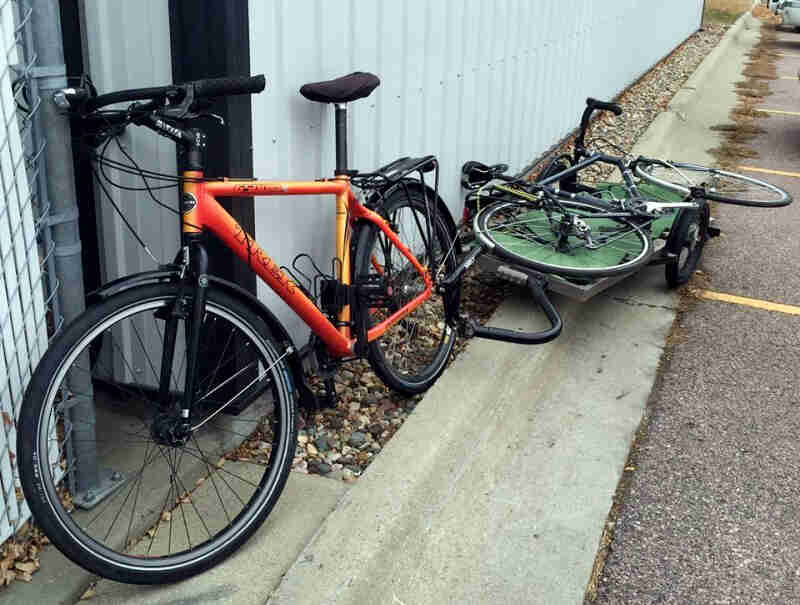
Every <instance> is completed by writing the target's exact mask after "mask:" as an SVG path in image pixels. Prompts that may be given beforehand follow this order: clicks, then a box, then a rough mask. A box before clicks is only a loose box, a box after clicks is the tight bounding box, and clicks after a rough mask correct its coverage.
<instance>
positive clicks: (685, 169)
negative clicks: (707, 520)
mask: <svg viewBox="0 0 800 605" xmlns="http://www.w3.org/2000/svg"><path fill="white" fill-rule="evenodd" d="M634 171H635V173H636V176H638V177H639V178H641V179H642V180H644V181H646V182H648V183H652V184H654V185H658V186H660V187H664V188H666V189H669V190H671V191H675V192H677V193H680V194H682V195H689V192H690V187H700V188H702V189H703V190H704V191H705V194H704V195H703V197H704V198H705V199H707V200H711V201H715V202H722V203H725V204H734V205H737V206H757V207H762V208H777V207H780V206H788V205H789V204H791V203H792V196H791V195H789V194H788V193H787V192H786V191H784V190H783V189H781V188H780V187H776V186H775V185H772V184H770V183H767V182H765V181H762V180H759V179H754V178H753V177H749V176H745V175H743V174H737V173H735V172H728V171H726V170H717V169H716V168H709V167H707V166H701V165H699V164H689V163H684V162H664V161H661V160H653V159H646V158H642V159H639V160H637V161H636V165H635V168H634Z"/></svg>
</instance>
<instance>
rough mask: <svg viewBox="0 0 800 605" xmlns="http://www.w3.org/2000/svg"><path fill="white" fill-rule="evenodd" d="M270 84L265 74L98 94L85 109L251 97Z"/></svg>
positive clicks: (89, 100) (87, 102)
mask: <svg viewBox="0 0 800 605" xmlns="http://www.w3.org/2000/svg"><path fill="white" fill-rule="evenodd" d="M266 85H267V81H266V78H265V77H264V75H263V74H261V75H258V76H239V77H233V78H210V79H206V80H194V81H192V82H184V83H183V84H170V85H169V86H153V87H149V88H131V89H128V90H119V91H117V92H110V93H108V94H104V95H98V96H96V97H93V98H91V99H88V100H87V101H86V105H85V106H84V109H85V110H86V111H89V112H91V111H95V110H97V109H100V108H102V107H106V106H108V105H113V104H115V103H123V102H125V101H143V100H145V99H160V100H165V99H169V100H170V104H175V103H180V102H181V101H182V100H183V99H184V98H186V96H187V95H189V94H191V95H192V96H193V98H195V99H208V98H212V97H224V96H230V95H250V94H256V93H259V92H261V91H262V90H264V88H265V87H266Z"/></svg>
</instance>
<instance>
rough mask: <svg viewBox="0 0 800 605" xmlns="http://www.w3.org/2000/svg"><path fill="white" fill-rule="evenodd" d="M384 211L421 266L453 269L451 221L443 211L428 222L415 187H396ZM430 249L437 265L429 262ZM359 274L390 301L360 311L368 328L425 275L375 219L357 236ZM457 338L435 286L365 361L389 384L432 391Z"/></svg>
mask: <svg viewBox="0 0 800 605" xmlns="http://www.w3.org/2000/svg"><path fill="white" fill-rule="evenodd" d="M431 198H432V196H431V195H429V199H428V203H429V204H431V203H435V200H433V199H431ZM431 210H432V209H431ZM380 213H381V214H382V215H383V216H385V217H386V218H387V220H388V221H389V225H390V226H391V227H392V229H393V230H394V231H395V233H397V234H398V235H399V236H400V240H401V242H402V243H403V244H404V245H405V246H407V247H408V249H409V250H410V251H411V253H412V254H413V255H414V256H415V257H416V259H417V260H418V261H419V262H420V264H421V265H422V266H423V267H426V268H428V269H431V268H432V267H433V266H434V265H435V266H437V267H440V268H442V265H444V267H443V268H442V269H443V270H442V274H443V275H447V274H448V273H450V272H451V271H452V270H453V269H454V268H455V254H454V251H453V239H452V237H451V236H450V232H449V230H448V228H447V223H446V222H445V220H444V217H443V216H442V215H441V211H439V212H438V213H437V215H436V220H435V223H434V222H432V221H431V220H430V218H429V217H430V215H431V213H429V212H428V211H427V210H426V207H425V200H424V198H423V197H422V194H421V193H420V192H419V191H418V190H417V189H411V188H409V189H405V188H400V189H396V190H395V191H394V192H393V193H391V194H389V195H388V196H387V198H386V199H385V201H384V202H383V205H382V207H381V210H380ZM429 234H430V238H431V240H432V242H431V243H430V246H428V245H427V242H428V237H429ZM429 251H430V252H431V254H432V255H433V258H434V259H435V260H436V263H433V262H431V261H432V258H431V256H430V255H429ZM355 276H356V281H357V282H361V283H371V284H373V285H377V286H379V287H380V290H381V291H382V292H383V293H384V294H385V297H386V299H387V300H386V301H385V303H384V304H380V305H369V304H366V305H363V306H362V307H361V308H360V309H359V313H358V317H357V321H358V322H359V323H360V324H361V329H362V330H363V331H364V332H367V331H369V330H370V329H371V328H373V327H375V326H377V325H378V324H380V323H381V322H383V321H385V320H386V319H387V318H388V317H390V316H391V315H392V314H393V313H395V312H396V311H397V310H399V309H401V308H402V307H403V306H405V305H406V304H408V303H409V302H410V301H411V300H413V299H414V298H416V297H417V296H419V295H420V294H422V292H424V290H425V282H424V280H423V278H422V276H421V275H420V274H419V273H418V272H417V270H416V269H415V268H414V267H413V265H412V264H411V263H410V262H409V260H408V259H407V258H406V257H405V256H404V255H403V254H402V253H401V252H400V250H399V249H398V248H397V247H396V246H395V245H394V244H393V243H392V242H391V240H389V238H387V237H386V235H384V234H383V232H382V231H381V230H380V229H378V228H377V227H376V226H375V225H374V224H372V223H369V224H366V225H364V227H362V228H361V230H360V233H359V236H358V244H357V247H356V254H355ZM432 277H434V279H435V277H436V276H432ZM455 340H456V334H455V331H454V330H453V329H452V328H451V327H450V326H449V325H447V323H446V318H445V306H444V299H443V297H442V295H441V294H439V293H437V292H436V288H435V287H434V291H433V293H432V294H431V297H430V298H428V299H427V300H426V301H425V302H424V303H422V305H420V306H419V307H417V308H416V309H415V310H414V311H412V312H411V313H410V314H409V315H407V316H406V317H405V318H404V319H402V320H400V321H398V322H397V323H395V324H394V325H392V326H391V327H389V328H388V329H387V330H386V332H384V333H383V334H382V335H381V336H380V337H378V338H377V339H375V340H372V341H371V342H370V343H369V344H368V349H367V359H368V360H369V363H370V365H371V366H372V369H373V370H374V371H375V373H376V374H377V375H378V377H379V378H380V379H381V380H383V382H384V383H386V385H387V386H389V387H390V388H392V389H394V390H396V391H399V392H401V393H405V394H409V395H413V394H416V393H421V392H423V391H425V390H426V389H428V388H429V387H430V386H431V385H432V384H433V383H434V382H435V381H436V379H437V378H438V377H439V375H440V374H441V373H442V372H443V371H444V367H445V364H446V363H447V359H448V357H449V355H450V352H451V351H452V350H453V345H454V344H455Z"/></svg>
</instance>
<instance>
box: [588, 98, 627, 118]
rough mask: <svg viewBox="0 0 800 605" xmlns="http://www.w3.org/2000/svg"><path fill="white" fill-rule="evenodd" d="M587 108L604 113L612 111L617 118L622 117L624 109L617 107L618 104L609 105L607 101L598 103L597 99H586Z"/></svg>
mask: <svg viewBox="0 0 800 605" xmlns="http://www.w3.org/2000/svg"><path fill="white" fill-rule="evenodd" d="M586 106H587V107H589V108H591V109H601V110H603V111H610V112H612V113H613V114H614V115H615V116H619V115H622V107H620V106H619V105H617V104H616V103H608V102H606V101H598V100H597V99H593V98H592V97H589V98H588V99H586Z"/></svg>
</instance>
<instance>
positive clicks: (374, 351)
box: [353, 188, 456, 395]
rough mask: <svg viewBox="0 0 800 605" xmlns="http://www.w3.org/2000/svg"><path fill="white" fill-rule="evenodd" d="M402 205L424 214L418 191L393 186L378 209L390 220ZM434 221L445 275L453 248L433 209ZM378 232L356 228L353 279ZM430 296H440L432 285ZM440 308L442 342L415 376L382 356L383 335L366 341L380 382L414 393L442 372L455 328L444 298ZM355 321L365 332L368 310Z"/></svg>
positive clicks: (365, 269)
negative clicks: (395, 366)
mask: <svg viewBox="0 0 800 605" xmlns="http://www.w3.org/2000/svg"><path fill="white" fill-rule="evenodd" d="M432 202H433V200H431V199H429V200H428V203H432ZM403 205H411V206H415V209H416V211H418V216H419V217H420V218H425V217H426V213H425V202H424V200H423V198H422V195H421V193H420V192H419V191H418V190H416V189H411V188H398V189H395V190H394V191H393V192H391V193H390V194H389V195H388V196H387V197H386V199H385V200H384V201H383V203H382V205H381V208H380V210H379V212H380V214H382V215H383V216H385V217H387V218H389V219H390V222H391V217H392V214H393V212H395V211H396V210H397V209H398V208H401V207H403ZM436 222H437V228H436V230H435V233H437V234H438V235H436V238H437V239H438V240H439V244H440V250H441V252H442V253H445V252H446V253H447V258H446V259H445V262H446V270H445V271H444V274H446V273H448V270H452V269H453V268H455V256H454V248H453V243H454V242H453V239H452V237H451V235H450V231H449V229H448V227H447V222H446V221H445V218H444V217H443V216H442V215H441V211H440V212H437V216H436ZM426 227H427V219H426ZM379 231H380V230H379V229H378V227H376V226H375V225H374V224H373V223H364V224H363V225H362V226H361V227H360V229H359V233H358V235H357V244H356V249H355V257H354V258H355V262H354V272H353V275H354V276H355V278H356V281H358V280H359V279H360V278H364V277H365V276H367V275H369V266H370V262H371V258H372V250H373V247H374V245H375V242H376V241H377V237H378V233H379ZM401 240H402V241H403V243H404V244H405V245H407V246H409V245H410V244H409V242H408V241H405V240H404V238H403V237H401ZM412 252H414V250H412ZM417 258H418V259H419V260H421V259H420V256H417ZM433 277H435V276H433ZM432 297H435V298H436V300H439V299H440V298H441V295H440V294H438V293H437V292H436V290H435V286H434V292H433V294H432ZM442 311H443V314H442V317H441V322H442V323H443V328H442V330H443V338H442V343H441V344H440V345H439V348H438V350H437V353H436V355H435V357H434V358H433V359H432V361H431V363H430V364H428V365H427V366H426V367H425V369H424V371H420V372H419V374H417V375H414V376H408V375H405V374H403V373H402V372H400V371H397V370H396V369H395V368H393V367H392V365H391V363H389V362H388V361H387V359H386V356H385V354H384V353H383V351H382V349H381V346H382V343H381V340H382V339H383V338H384V337H381V338H378V339H376V340H373V341H372V342H370V343H368V345H367V360H368V361H369V364H370V366H371V367H372V369H373V371H374V372H375V374H377V375H378V377H379V378H380V379H381V380H382V381H383V382H384V384H386V385H387V386H388V387H390V388H391V389H393V390H395V391H397V392H399V393H403V394H406V395H415V394H419V393H422V392H424V391H426V390H427V389H428V388H430V386H431V385H432V384H433V383H434V382H436V380H437V379H438V378H439V376H440V375H441V373H442V372H443V371H444V368H445V366H446V364H447V360H448V359H449V357H450V353H451V351H452V350H453V346H454V345H455V340H456V333H455V330H453V329H452V327H451V326H449V325H447V322H446V318H445V316H444V301H442ZM356 321H357V322H358V323H359V326H360V329H361V330H362V331H363V332H364V333H366V331H367V330H369V328H370V327H372V317H371V315H370V313H369V309H360V310H359V313H358V317H357V318H356Z"/></svg>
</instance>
